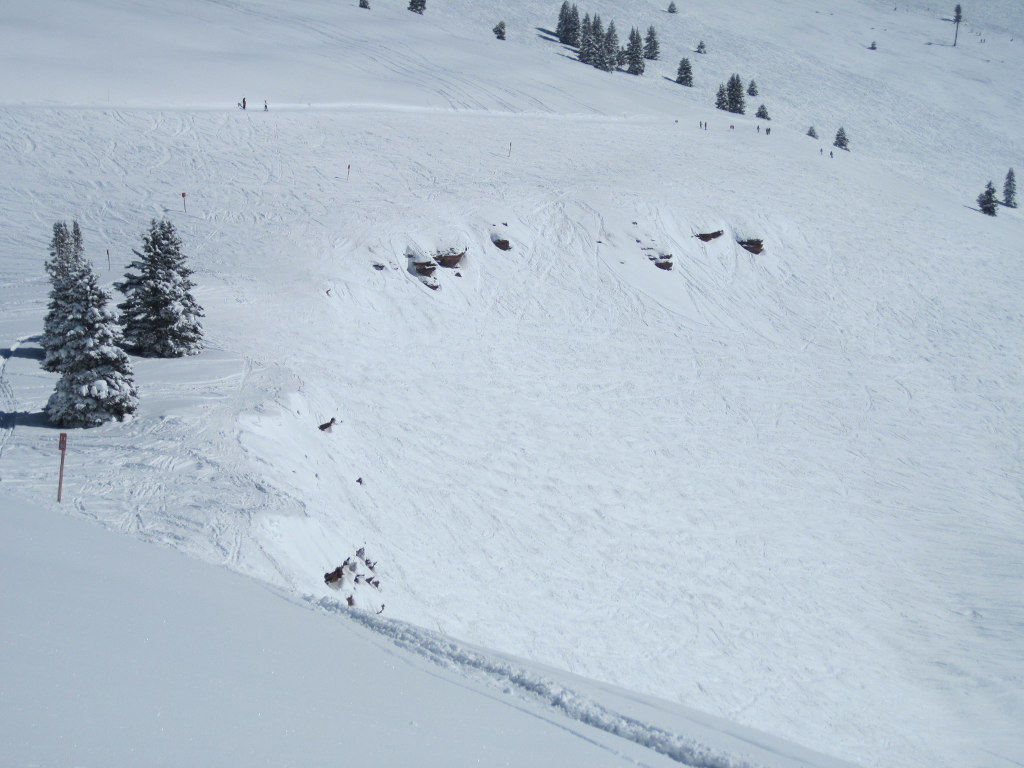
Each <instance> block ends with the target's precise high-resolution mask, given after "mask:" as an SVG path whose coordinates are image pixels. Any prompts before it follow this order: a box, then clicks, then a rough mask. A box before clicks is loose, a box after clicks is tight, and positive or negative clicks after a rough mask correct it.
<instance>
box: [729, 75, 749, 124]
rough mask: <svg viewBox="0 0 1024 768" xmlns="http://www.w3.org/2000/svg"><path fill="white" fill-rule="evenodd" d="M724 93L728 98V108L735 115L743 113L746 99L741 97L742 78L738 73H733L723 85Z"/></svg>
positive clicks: (745, 109)
mask: <svg viewBox="0 0 1024 768" xmlns="http://www.w3.org/2000/svg"><path fill="white" fill-rule="evenodd" d="M725 93H726V97H727V99H728V103H729V106H728V110H729V111H730V112H735V113H736V114H737V115H742V114H745V113H746V111H747V103H746V99H744V98H743V80H741V79H740V76H739V75H733V76H732V77H730V78H729V82H727V83H726V85H725Z"/></svg>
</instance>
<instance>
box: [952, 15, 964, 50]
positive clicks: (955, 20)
mask: <svg viewBox="0 0 1024 768" xmlns="http://www.w3.org/2000/svg"><path fill="white" fill-rule="evenodd" d="M963 20H964V14H963V11H961V10H960V5H959V4H957V6H956V8H954V9H953V23H954V24H956V32H955V33H954V35H953V47H954V48H956V39H957V38H958V37H959V36H960V22H961V21H963Z"/></svg>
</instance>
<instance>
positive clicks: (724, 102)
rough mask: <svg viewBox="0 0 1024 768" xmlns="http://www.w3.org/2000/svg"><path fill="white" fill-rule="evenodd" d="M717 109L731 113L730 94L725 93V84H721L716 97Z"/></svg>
mask: <svg viewBox="0 0 1024 768" xmlns="http://www.w3.org/2000/svg"><path fill="white" fill-rule="evenodd" d="M715 108H716V109H721V110H725V111H726V112H728V111H729V94H727V93H726V92H725V83H719V85H718V93H717V94H716V95H715Z"/></svg>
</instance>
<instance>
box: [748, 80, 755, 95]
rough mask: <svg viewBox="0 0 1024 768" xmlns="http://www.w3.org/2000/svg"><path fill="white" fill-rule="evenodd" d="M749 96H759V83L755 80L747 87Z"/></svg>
mask: <svg viewBox="0 0 1024 768" xmlns="http://www.w3.org/2000/svg"><path fill="white" fill-rule="evenodd" d="M747 96H757V83H756V82H755V81H754V80H751V81H750V85H748V86H747Z"/></svg>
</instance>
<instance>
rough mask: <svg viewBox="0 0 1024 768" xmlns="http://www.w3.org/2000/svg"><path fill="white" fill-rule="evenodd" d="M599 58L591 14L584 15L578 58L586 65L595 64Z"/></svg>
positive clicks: (581, 24)
mask: <svg viewBox="0 0 1024 768" xmlns="http://www.w3.org/2000/svg"><path fill="white" fill-rule="evenodd" d="M596 57H597V46H596V45H595V43H594V21H593V19H591V18H590V14H589V13H587V14H584V16H583V21H582V22H581V23H580V50H579V53H577V54H576V58H578V59H579V60H580V61H582V62H583V63H584V64H593V63H594V59H595V58H596Z"/></svg>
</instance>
